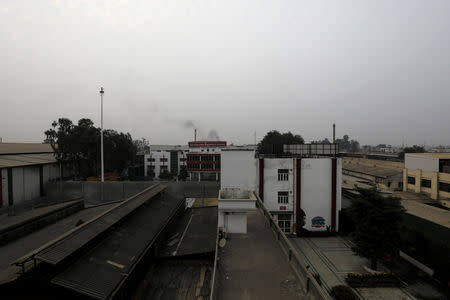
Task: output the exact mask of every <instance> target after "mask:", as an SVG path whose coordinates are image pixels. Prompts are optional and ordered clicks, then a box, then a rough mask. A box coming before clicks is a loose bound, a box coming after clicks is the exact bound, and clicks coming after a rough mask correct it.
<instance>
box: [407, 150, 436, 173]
mask: <svg viewBox="0 0 450 300" xmlns="http://www.w3.org/2000/svg"><path fill="white" fill-rule="evenodd" d="M405 168H406V169H409V170H422V171H423V172H439V159H438V158H434V157H426V156H416V154H408V153H406V154H405Z"/></svg>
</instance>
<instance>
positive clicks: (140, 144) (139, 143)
mask: <svg viewBox="0 0 450 300" xmlns="http://www.w3.org/2000/svg"><path fill="white" fill-rule="evenodd" d="M133 143H134V145H135V146H136V151H137V153H141V154H145V153H150V142H149V141H148V140H146V139H145V138H142V139H141V140H135V141H133Z"/></svg>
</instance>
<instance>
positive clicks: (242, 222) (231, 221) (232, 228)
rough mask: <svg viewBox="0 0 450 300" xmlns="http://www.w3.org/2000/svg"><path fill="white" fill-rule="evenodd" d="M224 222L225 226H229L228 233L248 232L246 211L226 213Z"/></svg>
mask: <svg viewBox="0 0 450 300" xmlns="http://www.w3.org/2000/svg"><path fill="white" fill-rule="evenodd" d="M221 214H223V213H221ZM223 223H224V224H223V226H224V227H226V228H227V232H228V233H247V214H246V213H228V214H224V215H223Z"/></svg>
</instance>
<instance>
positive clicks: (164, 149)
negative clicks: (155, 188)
mask: <svg viewBox="0 0 450 300" xmlns="http://www.w3.org/2000/svg"><path fill="white" fill-rule="evenodd" d="M187 152H189V149H188V147H187V146H171V145H153V146H150V153H149V154H145V155H144V174H145V176H150V174H151V173H153V175H154V177H155V178H159V176H160V175H161V173H164V172H166V173H171V174H173V175H175V176H177V175H179V174H180V170H181V168H182V167H183V166H186V154H187Z"/></svg>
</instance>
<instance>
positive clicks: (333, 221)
mask: <svg viewBox="0 0 450 300" xmlns="http://www.w3.org/2000/svg"><path fill="white" fill-rule="evenodd" d="M336 172H337V161H336V158H332V159H331V232H336V182H337V180H336Z"/></svg>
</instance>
